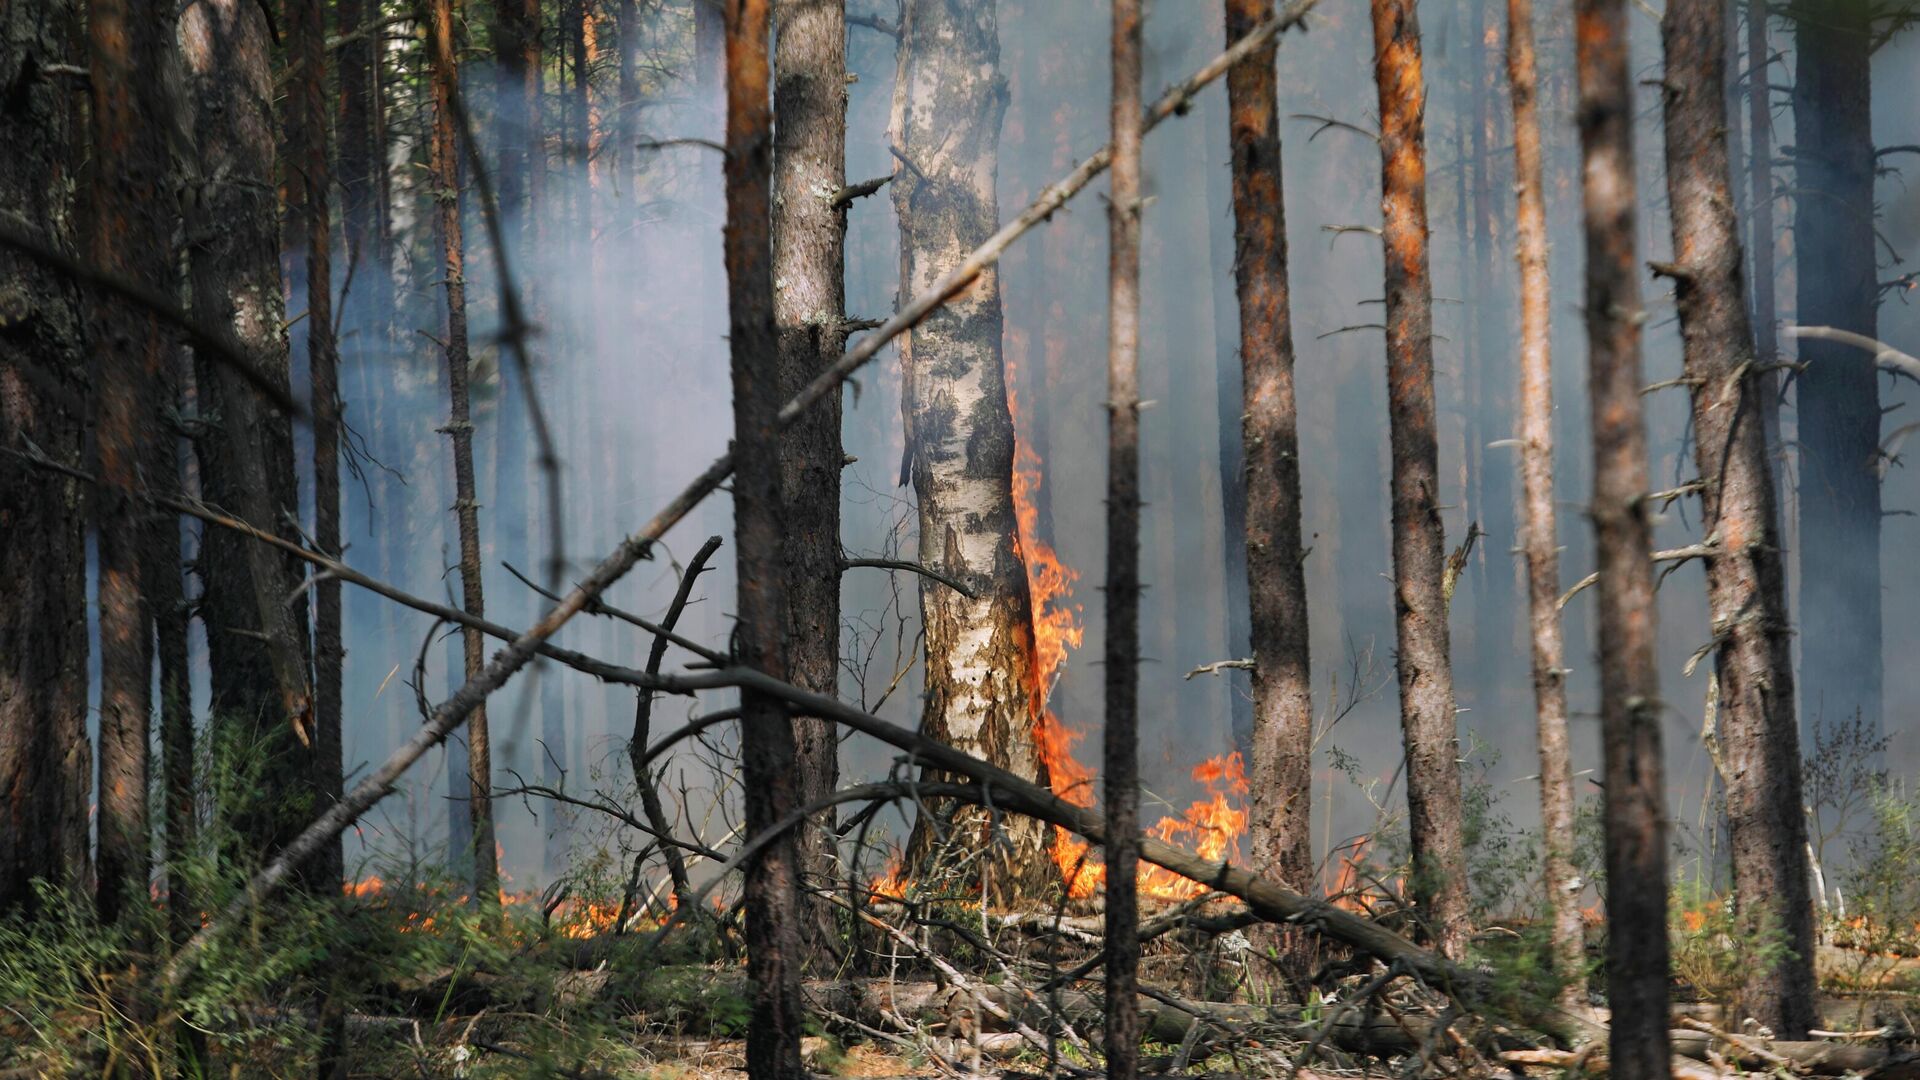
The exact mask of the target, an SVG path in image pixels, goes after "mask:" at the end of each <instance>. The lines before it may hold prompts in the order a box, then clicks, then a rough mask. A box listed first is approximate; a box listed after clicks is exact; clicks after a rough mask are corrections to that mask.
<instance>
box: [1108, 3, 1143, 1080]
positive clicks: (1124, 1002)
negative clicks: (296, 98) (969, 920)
mask: <svg viewBox="0 0 1920 1080" xmlns="http://www.w3.org/2000/svg"><path fill="white" fill-rule="evenodd" d="M1142 18H1143V16H1142V14H1141V11H1140V0H1113V93H1112V118H1111V127H1112V130H1113V172H1112V190H1111V196H1110V197H1109V199H1108V201H1107V221H1108V232H1107V236H1108V240H1107V581H1106V595H1107V620H1106V621H1107V626H1106V630H1107V634H1106V655H1105V657H1104V660H1105V664H1104V665H1103V670H1102V674H1103V675H1104V676H1105V686H1106V709H1105V720H1106V724H1105V730H1104V733H1103V741H1104V743H1105V747H1104V750H1105V752H1104V754H1103V755H1102V761H1103V763H1104V769H1105V772H1106V776H1105V784H1104V791H1103V794H1104V796H1105V802H1106V807H1105V809H1106V815H1107V827H1108V829H1109V832H1108V836H1107V844H1106V857H1107V897H1106V899H1107V910H1106V931H1107V933H1106V938H1107V945H1106V979H1105V986H1106V999H1107V1004H1106V1036H1107V1039H1106V1051H1107V1075H1108V1076H1109V1077H1111V1078H1112V1080H1135V1078H1136V1077H1138V1076H1139V1075H1140V1003H1139V990H1138V986H1139V979H1140V881H1139V876H1138V875H1139V866H1140V591H1141V586H1140V217H1141V212H1142V210H1143V207H1142V204H1141V198H1142V192H1141V170H1140V141H1141V128H1140V107H1141V106H1140V37H1141V26H1140V24H1141V21H1142Z"/></svg>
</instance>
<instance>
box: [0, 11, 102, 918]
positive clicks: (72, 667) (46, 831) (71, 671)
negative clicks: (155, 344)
mask: <svg viewBox="0 0 1920 1080" xmlns="http://www.w3.org/2000/svg"><path fill="white" fill-rule="evenodd" d="M78 28H79V23H78V10H77V5H76V4H75V3H74V2H73V0H15V2H13V3H10V4H8V5H6V6H5V7H4V8H0V84H5V85H7V86H12V87H16V88H17V89H16V90H15V91H14V92H15V93H16V94H17V95H18V97H17V98H16V99H15V101H14V103H13V104H12V105H10V106H9V107H8V108H5V109H0V146H5V147H7V148H8V150H7V152H6V153H5V154H0V206H6V207H9V208H10V209H12V210H14V211H16V212H18V213H20V214H22V215H24V216H26V217H27V218H28V219H29V220H31V221H33V222H35V223H37V224H38V225H39V227H40V228H41V230H42V233H41V239H42V240H43V241H44V242H46V243H48V244H50V245H52V246H54V247H55V248H57V249H58V250H60V251H62V252H67V253H72V252H73V250H74V247H75V244H76V241H77V239H78V238H77V237H76V236H75V235H74V233H73V224H72V223H73V220H74V215H73V205H72V196H71V193H70V192H71V187H70V177H71V173H70V170H71V169H72V167H73V162H74V161H76V160H77V159H78V158H79V157H80V153H79V146H80V143H81V139H82V137H83V133H82V131H81V128H80V118H79V117H78V116H77V115H76V114H75V109H74V98H73V96H72V94H71V93H70V92H69V88H68V87H67V86H65V85H62V83H61V82H60V80H59V79H58V77H53V76H48V75H46V74H44V69H45V68H46V67H47V65H50V64H63V63H71V62H72V60H73V57H72V56H71V53H70V52H69V50H70V49H71V48H72V42H73V40H74V38H75V36H76V34H77V31H78ZM36 73H37V74H36ZM0 335H4V336H3V337H0V341H4V343H5V344H4V347H0V450H10V451H18V450H21V449H23V448H24V447H25V446H27V445H29V444H31V445H33V446H36V447H38V448H39V449H40V451H41V452H42V453H44V454H46V455H47V456H48V457H49V458H51V459H52V460H53V461H54V462H56V463H57V464H60V465H65V466H67V467H69V468H75V469H81V468H85V467H86V462H85V460H84V459H83V457H82V455H83V454H84V452H85V426H86V421H87V416H86V412H87V380H86V370H87V369H86V361H85V359H84V358H85V356H86V352H85V349H84V347H83V344H82V341H81V297H80V293H79V292H78V290H77V289H76V288H75V287H74V285H73V283H72V282H71V281H69V280H67V279H66V278H64V277H62V276H60V275H59V274H57V273H55V272H53V271H50V270H48V269H46V268H45V267H43V266H41V265H40V264H39V263H37V262H35V261H34V260H33V259H31V258H29V257H27V256H25V255H22V254H18V253H15V252H13V251H11V250H5V249H0ZM85 499H86V491H85V489H84V488H82V486H81V485H80V482H79V481H77V480H73V479H69V478H66V477H61V476H58V475H57V474H54V473H51V472H45V471H40V470H35V469H30V468H28V467H27V466H26V465H24V464H23V463H22V462H20V461H18V460H17V459H12V460H9V459H0V566H6V567H10V568H23V567H28V566H31V567H32V572H31V573H27V572H20V573H10V574H9V580H8V582H7V584H6V588H5V589H4V590H0V917H4V916H6V915H11V914H14V913H23V912H25V913H30V912H33V911H35V910H37V909H38V907H39V901H38V898H37V896H36V895H35V893H34V891H33V889H32V887H31V883H32V881H33V880H34V879H35V878H40V879H44V880H46V881H47V882H49V883H51V884H53V885H55V886H56V887H58V888H60V889H63V890H67V891H68V892H69V893H70V894H71V895H74V896H75V897H78V896H79V895H80V893H81V890H83V889H84V888H85V886H86V881H87V862H88V859H87V851H88V840H87V796H88V793H89V792H90V790H91V789H92V782H93V777H92V760H91V757H90V754H89V747H88V744H87V726H86V720H87V652H88V648H87V618H86V606H87V605H86V601H87V552H86V501H85Z"/></svg>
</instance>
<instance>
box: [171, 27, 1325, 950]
mask: <svg viewBox="0 0 1920 1080" xmlns="http://www.w3.org/2000/svg"><path fill="white" fill-rule="evenodd" d="M1317 2H1318V0H1294V2H1293V3H1290V4H1288V5H1287V7H1286V8H1285V9H1284V10H1283V11H1281V12H1280V13H1279V14H1277V15H1275V16H1274V17H1273V18H1271V19H1268V20H1266V21H1264V22H1262V23H1261V24H1260V25H1259V26H1258V27H1256V28H1254V29H1253V30H1252V31H1251V32H1249V33H1248V34H1247V35H1246V36H1245V37H1243V38H1241V39H1240V40H1239V41H1238V42H1236V43H1235V44H1234V45H1233V46H1232V47H1230V48H1228V49H1227V50H1226V51H1225V52H1223V53H1221V54H1220V55H1218V56H1216V57H1214V58H1213V59H1212V60H1211V61H1209V62H1207V63H1206V64H1205V65H1203V66H1202V67H1201V68H1200V69H1199V70H1198V71H1195V72H1194V73H1193V74H1192V75H1190V76H1188V77H1187V79H1186V80H1185V81H1184V82H1181V83H1179V84H1177V85H1175V86H1173V87H1170V88H1169V89H1168V90H1167V91H1166V92H1165V93H1164V94H1162V95H1161V96H1160V98H1159V99H1158V100H1156V101H1155V102H1154V103H1153V106H1152V107H1151V108H1150V109H1148V110H1147V115H1146V116H1145V117H1144V119H1143V121H1142V125H1141V129H1142V131H1143V132H1146V131H1151V130H1152V129H1153V128H1154V127H1156V126H1157V125H1158V124H1159V123H1160V122H1161V121H1163V120H1165V119H1166V118H1167V117H1169V116H1173V115H1175V114H1177V113H1180V112H1182V111H1184V110H1185V109H1186V108H1187V107H1188V105H1190V104H1191V102H1192V101H1193V98H1194V97H1195V95H1197V94H1198V93H1199V92H1200V91H1201V89H1203V88H1204V87H1206V86H1207V85H1208V84H1209V83H1212V82H1213V81H1215V80H1216V79H1218V78H1220V76H1221V75H1223V74H1225V73H1226V71H1227V69H1228V68H1229V67H1231V66H1233V65H1234V64H1236V63H1238V62H1240V61H1241V60H1243V59H1245V58H1246V57H1248V56H1250V55H1252V54H1253V53H1255V52H1257V51H1259V50H1260V49H1262V48H1265V47H1266V45H1267V44H1268V43H1269V42H1271V41H1272V40H1273V39H1274V38H1275V37H1277V36H1278V35H1279V34H1280V33H1281V32H1282V31H1284V30H1287V29H1290V28H1292V27H1294V26H1298V25H1299V24H1300V23H1301V22H1302V21H1303V20H1304V19H1305V18H1306V15H1307V13H1308V12H1309V11H1312V10H1313V8H1314V6H1315V4H1316V3H1317ZM1111 161H1112V148H1111V147H1110V146H1109V147H1105V148H1102V149H1101V150H1100V151H1098V152H1096V153H1095V154H1094V155H1093V156H1092V157H1090V158H1088V159H1087V160H1086V161H1084V162H1082V163H1081V164H1080V165H1079V167H1078V168H1076V169H1075V170H1074V171H1073V172H1072V173H1071V174H1069V175H1068V176H1067V178H1066V179H1064V180H1061V181H1059V182H1057V183H1055V184H1053V185H1051V186H1049V187H1048V188H1046V189H1045V190H1044V191H1042V192H1041V194H1040V197H1039V198H1037V199H1035V200H1034V201H1033V203H1032V204H1030V205H1029V206H1028V207H1027V209H1026V210H1025V211H1023V212H1022V213H1021V215H1020V216H1019V217H1018V218H1016V219H1014V221H1012V222H1010V223H1009V224H1007V225H1006V226H1003V227H1002V228H1001V229H1000V231H999V232H997V233H995V234H993V236H991V237H988V238H987V241H986V242H985V243H984V244H982V245H980V247H978V248H976V249H974V251H973V252H972V253H970V254H969V255H968V256H967V257H966V258H965V259H963V260H962V261H961V262H960V264H959V265H958V266H956V267H954V269H953V270H952V271H951V272H949V273H948V274H946V275H945V276H943V277H942V278H941V279H940V280H939V281H938V282H935V283H934V285H933V287H932V288H930V289H929V290H928V291H926V292H925V293H922V294H920V295H919V296H917V297H915V298H914V299H913V300H912V301H911V302H910V303H908V304H907V305H906V306H905V307H904V308H902V309H901V310H900V311H898V312H896V313H895V314H894V315H893V317H892V318H889V319H888V320H887V321H886V322H885V323H882V324H881V325H880V326H879V327H878V328H877V329H876V330H875V332H874V333H872V334H870V335H868V336H866V337H864V338H862V339H861V340H860V342H859V344H857V345H855V346H854V347H853V348H851V349H849V350H847V352H846V354H845V355H844V356H842V357H841V358H840V359H839V360H837V361H835V362H834V363H833V365H832V366H830V367H829V368H827V369H826V370H825V371H822V372H821V373H820V375H819V376H818V377H817V378H815V379H814V381H813V382H812V383H809V384H808V385H807V388H806V389H805V390H802V391H801V392H800V393H799V394H798V395H796V396H795V397H794V398H793V399H792V400H790V401H788V402H787V404H786V405H785V406H783V407H782V408H781V410H780V413H779V417H778V420H777V426H778V427H780V428H785V427H786V426H788V425H790V424H792V423H793V421H794V419H795V418H796V417H798V416H799V415H800V414H801V413H802V412H804V411H806V410H807V409H809V408H811V407H813V405H815V404H816V403H817V402H819V401H820V400H821V399H823V398H825V397H826V396H827V395H828V394H830V393H834V392H836V391H837V390H838V389H839V387H840V385H841V384H842V383H844V382H845V381H846V380H847V378H848V377H849V376H850V375H852V374H853V372H854V371H856V370H858V369H859V368H860V367H861V366H862V365H863V364H865V363H866V362H867V361H868V360H871V359H873V357H874V356H875V355H876V354H878V353H879V351H880V349H881V348H882V347H883V346H885V345H886V344H887V342H889V341H891V340H893V339H894V338H895V337H898V336H899V335H900V334H901V333H903V332H905V331H907V330H909V329H911V328H912V327H914V326H916V325H918V324H919V323H920V322H921V321H922V320H924V319H925V318H926V317H927V316H928V315H930V314H932V313H933V312H934V311H935V310H937V309H938V308H939V307H940V306H941V305H942V304H945V303H946V302H947V301H948V300H949V299H952V298H953V297H954V296H956V295H958V294H959V293H960V292H961V291H962V290H963V289H965V288H966V287H967V286H968V285H970V284H972V282H973V281H974V280H975V279H976V278H977V277H979V275H980V274H981V273H982V272H983V271H985V270H986V269H987V268H988V267H990V266H992V265H993V264H995V263H996V262H998V261H999V259H1000V256H1001V255H1002V254H1003V253H1004V252H1005V251H1006V249H1007V248H1008V247H1009V246H1011V245H1012V244H1013V242H1014V241H1015V240H1017V239H1019V238H1020V237H1021V236H1022V235H1023V234H1025V233H1026V232H1027V231H1028V230H1030V229H1032V228H1033V227H1034V226H1035V225H1037V224H1039V223H1040V222H1042V221H1045V220H1047V219H1048V218H1049V217H1050V216H1051V215H1052V214H1053V212H1054V211H1055V210H1058V209H1059V208H1060V207H1061V206H1063V205H1065V204H1066V202H1067V200H1068V199H1070V198H1072V197H1073V196H1074V195H1075V194H1076V193H1078V192H1079V191H1080V190H1081V189H1082V188H1085V187H1086V186H1087V184H1088V183H1090V182H1091V181H1092V180H1093V178H1094V177H1095V176H1097V175H1098V174H1099V173H1101V172H1103V171H1105V169H1106V168H1107V166H1108V164H1109V163H1110V162H1111ZM732 472H733V454H732V452H731V451H729V452H728V453H725V454H722V455H721V456H720V457H719V458H717V459H715V460H714V462H713V464H711V465H709V466H707V468H706V470H705V471H704V472H702V473H701V474H700V475H699V476H697V477H695V478H694V479H693V481H692V482H691V483H689V484H688V485H687V487H686V488H685V489H684V490H682V491H681V492H680V494H678V495H676V496H674V498H673V499H672V500H671V501H670V502H668V503H667V505H666V506H665V507H663V508H662V509H661V510H660V511H659V512H658V513H656V514H655V515H654V516H653V518H652V519H650V520H649V521H647V522H646V524H644V525H643V526H641V528H640V529H639V530H638V531H637V532H634V533H633V534H632V535H630V536H628V537H627V538H626V539H624V540H622V541H621V542H620V545H619V546H618V547H616V548H615V549H614V550H613V552H612V553H611V554H609V555H608V556H607V557H606V558H604V559H602V560H601V561H600V563H599V565H597V566H595V567H594V568H593V570H592V572H591V573H589V574H588V575H587V576H586V577H585V578H584V579H582V580H581V581H580V582H579V583H578V584H577V585H575V586H574V588H573V590H572V591H571V592H569V593H568V594H567V598H566V599H565V600H563V601H561V602H560V604H558V605H557V606H556V607H554V608H553V609H552V610H551V611H549V612H547V613H546V614H545V615H544V616H542V617H541V618H540V620H539V621H537V622H535V623H534V624H533V626H532V627H530V628H529V629H528V630H527V631H526V632H525V633H524V634H522V635H520V636H519V637H518V638H515V639H514V640H513V642H512V643H511V644H510V645H508V646H507V648H505V649H503V650H501V651H500V652H498V653H495V654H494V656H493V659H492V660H490V661H489V662H488V664H487V666H486V667H485V668H483V669H482V670H481V671H480V673H479V674H478V675H476V676H475V677H473V678H472V679H469V680H468V681H467V682H466V684H465V685H463V686H461V687H460V689H458V690H456V691H455V692H454V693H453V695H452V696H451V697H449V698H447V700H446V701H444V702H442V703H441V704H440V706H439V707H438V708H436V709H435V710H434V712H433V716H432V718H431V719H430V720H429V721H428V722H427V723H426V724H423V725H422V726H421V727H420V728H419V729H418V730H417V731H416V732H415V733H414V736H413V737H412V738H411V739H409V740H407V742H406V743H404V744H403V745H401V747H400V748H399V749H397V750H395V751H394V752H393V754H392V755H390V756H389V757H388V758H387V760H386V761H384V762H382V763H381V765H380V767H379V768H377V769H375V770H374V771H373V772H372V773H371V774H370V775H368V776H367V777H366V779H364V780H362V781H361V782H360V783H359V784H357V785H355V786H354V789H353V790H352V791H351V792H348V793H347V794H346V796H345V797H343V798H342V799H341V800H340V801H339V802H337V803H335V804H334V805H333V806H332V807H330V808H329V809H328V810H327V812H326V813H325V814H322V815H321V816H320V818H319V819H317V820H316V821H314V823H313V824H311V825H309V826H308V827H307V828H306V830H305V831H304V832H302V833H301V834H300V835H299V836H297V837H295V838H294V839H293V841H292V842H291V843H289V844H288V845H287V846H286V847H285V848H284V849H282V850H281V852H280V854H279V855H278V856H277V857H276V858H275V859H274V860H273V861H272V862H271V863H269V864H268V865H267V866H266V867H265V868H264V869H262V870H261V871H260V872H259V873H258V874H256V875H254V877H253V880H252V881H251V882H249V883H248V887H247V888H246V889H244V890H241V891H240V892H239V893H238V894H237V895H236V896H235V898H234V899H233V901H232V902H231V903H230V904H229V905H228V906H227V907H226V908H225V909H223V910H222V911H220V912H219V913H218V914H217V915H216V916H215V917H214V918H213V919H212V920H211V921H210V922H208V924H207V925H206V926H203V927H202V928H201V929H200V930H199V932H197V933H196V934H194V936H193V937H192V938H191V939H189V940H188V941H187V942H186V943H185V944H184V945H182V946H181V947H180V949H179V950H177V951H176V952H175V953H174V955H173V957H172V959H170V960H169V961H168V962H167V966H166V969H165V971H164V973H163V974H164V979H165V981H166V983H167V984H168V985H170V986H178V985H179V984H180V982H181V980H183V979H184V978H185V977H186V976H187V974H188V973H189V972H191V971H192V970H193V968H194V966H195V965H196V964H198V963H199V960H200V956H201V954H202V953H204V952H205V951H206V948H207V946H208V944H209V943H210V942H211V941H212V940H213V938H214V937H216V936H217V935H219V934H220V933H222V932H224V931H225V929H226V928H227V927H228V926H230V925H232V924H233V923H235V922H237V921H238V920H239V919H240V918H241V917H242V916H244V915H245V914H246V913H247V911H248V910H250V909H251V908H252V907H253V906H254V905H255V904H257V903H259V902H260V901H261V900H262V899H264V898H266V897H267V896H270V895H272V894H273V893H274V892H276V891H278V889H279V888H280V886H281V885H282V884H284V883H285V881H286V879H287V877H288V875H289V874H290V873H291V872H292V870H293V868H294V867H296V866H298V865H300V864H301V863H302V862H303V861H304V860H305V859H307V858H309V857H311V856H312V855H313V853H314V852H316V851H318V850H320V848H321V847H322V846H323V845H325V844H326V843H328V842H329V841H330V840H331V839H332V838H333V836H335V835H336V834H338V833H340V832H342V831H344V830H345V829H346V828H347V827H348V826H349V825H351V824H352V823H353V822H354V821H355V820H357V819H358V818H359V817H360V815H362V814H364V813H366V812H367V811H368V810H370V809H372V808H373V806H374V804H376V803H378V802H379V801H380V800H382V799H384V798H386V797H387V796H388V795H389V794H391V793H392V792H393V789H394V784H395V782H396V781H398V780H399V778H400V777H401V775H402V774H404V773H405V772H406V771H407V769H409V768H411V767H412V765H413V763H414V762H416V761H418V760H420V758H421V757H423V756H424V755H425V754H426V753H427V751H428V750H431V749H432V748H433V747H435V746H438V745H439V744H440V743H441V742H442V741H443V740H445V739H446V737H447V736H448V735H449V734H451V733H452V731H453V730H454V729H455V728H457V727H459V726H460V725H461V724H462V723H464V722H465V721H466V718H467V717H468V716H469V715H470V714H471V713H472V712H473V710H474V709H475V708H477V707H479V705H480V704H481V703H482V702H484V701H485V700H486V699H487V698H488V697H489V696H491V695H492V694H493V692H494V691H495V690H498V689H499V688H500V687H502V686H504V685H506V683H507V680H509V679H511V678H512V677H513V676H514V675H515V674H516V673H517V672H519V670H520V669H521V668H523V667H525V666H526V665H527V663H528V662H529V661H531V660H532V659H533V657H534V655H535V654H536V653H538V652H540V651H541V647H542V646H544V645H545V644H546V642H547V639H548V638H550V637H552V636H553V635H554V634H555V633H557V632H559V630H560V628H561V627H562V626H565V625H566V624H567V623H568V622H569V621H571V620H572V619H573V617H574V616H575V615H578V614H579V613H580V612H581V611H583V610H586V608H587V607H588V605H589V604H591V603H593V602H596V601H597V600H598V599H599V597H600V594H601V593H604V592H605V591H606V590H607V589H608V588H609V587H611V586H612V585H613V583H614V582H616V581H618V580H620V579H621V578H622V577H625V576H626V574H627V572H628V571H630V570H632V569H633V567H634V566H635V565H636V564H637V563H639V562H640V560H642V559H645V558H648V557H650V556H651V555H652V552H653V545H654V544H656V543H658V542H659V540H660V539H661V538H662V537H663V536H665V535H666V533H667V530H669V529H671V528H672V527H673V526H675V525H677V524H679V523H680V522H681V521H682V520H683V519H685V518H686V516H687V515H688V514H689V513H691V512H692V510H693V508H694V507H695V506H697V505H699V504H700V502H701V501H702V500H704V499H705V498H706V497H707V496H708V495H711V494H713V493H714V492H715V491H717V490H719V488H720V485H721V484H722V483H724V482H725V481H726V479H727V477H728V476H729V475H731V474H732Z"/></svg>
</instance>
